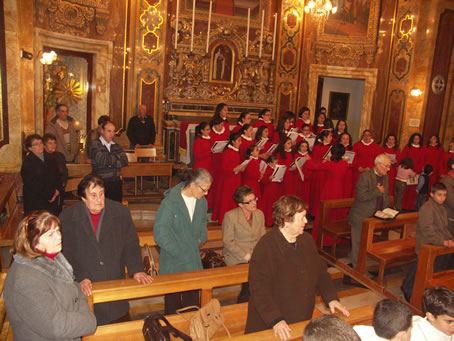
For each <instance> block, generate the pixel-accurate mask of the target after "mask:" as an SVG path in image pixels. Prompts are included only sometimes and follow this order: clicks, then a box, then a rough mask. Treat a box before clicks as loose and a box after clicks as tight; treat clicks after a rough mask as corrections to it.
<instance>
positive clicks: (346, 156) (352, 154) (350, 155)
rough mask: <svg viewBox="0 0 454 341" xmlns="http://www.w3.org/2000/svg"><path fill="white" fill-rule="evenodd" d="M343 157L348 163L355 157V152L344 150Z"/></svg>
mask: <svg viewBox="0 0 454 341" xmlns="http://www.w3.org/2000/svg"><path fill="white" fill-rule="evenodd" d="M344 159H345V160H346V161H347V162H348V164H349V165H351V164H352V163H353V160H354V159H355V152H350V151H346V152H345V154H344Z"/></svg>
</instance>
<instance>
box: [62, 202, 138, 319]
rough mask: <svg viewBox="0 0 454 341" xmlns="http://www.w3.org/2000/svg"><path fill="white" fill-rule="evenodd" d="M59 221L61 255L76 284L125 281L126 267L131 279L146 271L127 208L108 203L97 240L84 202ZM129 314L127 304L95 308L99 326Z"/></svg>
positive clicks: (99, 225)
mask: <svg viewBox="0 0 454 341" xmlns="http://www.w3.org/2000/svg"><path fill="white" fill-rule="evenodd" d="M60 220H61V223H62V234H63V250H62V251H63V254H64V255H65V257H66V259H68V261H69V263H70V264H71V265H72V267H73V269H74V276H75V277H76V281H77V282H81V281H82V280H84V279H86V278H88V279H89V280H91V281H92V282H100V281H110V280H115V279H124V278H125V266H126V267H127V268H128V274H129V275H130V276H131V277H132V276H133V275H134V274H135V273H137V272H143V271H144V266H143V262H142V258H141V255H140V246H139V239H138V237H137V232H136V230H135V227H134V224H133V222H132V219H131V214H130V213H129V210H128V208H127V207H125V206H123V205H122V204H120V203H117V202H115V201H112V200H109V199H106V205H105V208H104V210H103V213H102V215H101V217H100V219H99V222H98V228H97V233H96V236H95V234H94V229H93V224H92V221H91V217H90V213H89V211H88V208H87V206H86V205H85V203H84V202H79V203H78V204H77V205H75V206H72V207H68V208H66V209H64V210H63V212H62V213H61V214H60ZM128 311H129V304H128V301H119V302H112V303H102V304H96V305H95V315H96V319H97V321H98V325H102V324H107V323H110V322H112V321H114V320H117V319H119V318H120V317H123V316H124V315H126V314H127V313H128Z"/></svg>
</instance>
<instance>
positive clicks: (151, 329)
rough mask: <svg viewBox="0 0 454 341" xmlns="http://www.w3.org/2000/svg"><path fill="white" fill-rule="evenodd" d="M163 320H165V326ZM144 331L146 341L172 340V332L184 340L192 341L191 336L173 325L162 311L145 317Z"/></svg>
mask: <svg viewBox="0 0 454 341" xmlns="http://www.w3.org/2000/svg"><path fill="white" fill-rule="evenodd" d="M161 321H162V322H164V326H163V325H162V324H161ZM142 333H143V337H144V339H145V341H170V334H172V335H173V336H174V337H178V338H180V339H182V340H184V341H192V339H191V338H190V337H189V336H187V335H186V334H185V333H183V332H182V331H180V330H178V329H176V328H175V327H174V326H172V325H171V324H170V322H169V321H167V319H166V318H165V316H164V315H162V314H160V313H152V314H150V315H148V316H147V317H146V318H145V320H144V322H143V328H142Z"/></svg>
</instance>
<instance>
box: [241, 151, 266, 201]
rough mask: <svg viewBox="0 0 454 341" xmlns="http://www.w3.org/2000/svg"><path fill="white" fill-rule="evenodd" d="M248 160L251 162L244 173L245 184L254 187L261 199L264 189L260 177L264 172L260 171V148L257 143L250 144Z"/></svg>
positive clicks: (256, 194) (247, 154) (247, 153)
mask: <svg viewBox="0 0 454 341" xmlns="http://www.w3.org/2000/svg"><path fill="white" fill-rule="evenodd" d="M246 160H249V163H248V164H247V165H246V169H245V170H244V173H243V185H248V186H250V187H252V188H253V189H254V193H255V196H256V197H257V198H258V200H259V201H260V200H261V199H262V189H261V186H260V179H261V178H262V175H263V172H261V171H260V163H261V162H262V161H261V160H260V159H259V149H258V148H257V146H256V145H255V144H252V145H250V146H249V147H248V148H247V150H246Z"/></svg>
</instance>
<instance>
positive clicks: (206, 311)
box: [177, 298, 231, 341]
mask: <svg viewBox="0 0 454 341" xmlns="http://www.w3.org/2000/svg"><path fill="white" fill-rule="evenodd" d="M194 308H195V309H197V310H198V311H197V312H196V313H195V314H194V315H192V317H191V318H190V319H189V320H188V321H189V335H191V338H192V339H193V340H194V341H209V340H210V337H212V336H213V335H214V333H216V331H218V330H219V329H220V328H221V327H223V328H224V329H225V331H226V332H227V335H228V336H229V339H230V338H231V336H230V332H229V330H228V329H227V327H226V326H225V324H224V315H223V314H222V311H221V304H220V303H219V301H218V300H217V299H215V298H213V299H212V300H211V301H210V302H208V303H207V304H206V305H205V306H203V307H202V308H199V307H197V306H189V307H185V308H181V309H178V310H177V314H181V313H182V312H183V311H185V310H188V309H194ZM183 318H185V319H186V317H184V316H183ZM186 320H187V319H186Z"/></svg>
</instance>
